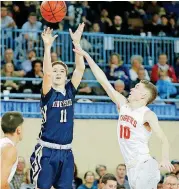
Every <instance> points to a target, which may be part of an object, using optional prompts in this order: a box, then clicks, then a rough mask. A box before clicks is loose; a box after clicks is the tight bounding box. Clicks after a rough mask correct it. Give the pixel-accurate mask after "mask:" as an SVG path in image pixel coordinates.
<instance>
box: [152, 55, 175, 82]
mask: <svg viewBox="0 0 179 189" xmlns="http://www.w3.org/2000/svg"><path fill="white" fill-rule="evenodd" d="M167 61H168V60H167V55H166V54H160V55H159V58H158V63H157V64H156V65H154V66H153V67H152V72H151V80H152V82H153V83H156V82H157V81H158V79H159V71H160V70H162V71H167V72H168V76H169V77H170V79H171V81H172V82H174V83H175V82H177V78H176V75H175V70H174V69H173V67H172V66H170V65H169V64H167Z"/></svg>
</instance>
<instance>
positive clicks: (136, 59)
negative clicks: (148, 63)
mask: <svg viewBox="0 0 179 189" xmlns="http://www.w3.org/2000/svg"><path fill="white" fill-rule="evenodd" d="M142 63H143V58H142V56H140V55H133V56H132V57H131V64H132V67H131V69H130V70H129V74H130V78H131V80H132V81H136V80H137V78H138V75H137V73H138V71H139V69H140V68H142ZM145 79H146V80H148V81H150V77H149V74H148V72H147V70H146V69H145Z"/></svg>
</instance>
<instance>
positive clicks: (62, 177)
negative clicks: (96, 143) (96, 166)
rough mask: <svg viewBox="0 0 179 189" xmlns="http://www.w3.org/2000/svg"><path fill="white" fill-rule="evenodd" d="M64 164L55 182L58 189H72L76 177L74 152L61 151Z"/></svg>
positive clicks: (60, 167)
mask: <svg viewBox="0 0 179 189" xmlns="http://www.w3.org/2000/svg"><path fill="white" fill-rule="evenodd" d="M60 151H61V152H60V153H61V154H60V156H61V158H60V159H61V161H62V164H61V166H59V170H58V173H57V175H56V179H55V182H54V185H53V186H54V188H56V189H71V188H72V182H73V177H74V157H73V153H72V150H60Z"/></svg>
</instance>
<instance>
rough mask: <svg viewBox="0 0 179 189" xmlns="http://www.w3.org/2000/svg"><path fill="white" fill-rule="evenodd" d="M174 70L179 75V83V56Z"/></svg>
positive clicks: (178, 77) (178, 79)
mask: <svg viewBox="0 0 179 189" xmlns="http://www.w3.org/2000/svg"><path fill="white" fill-rule="evenodd" d="M174 70H175V73H176V77H177V82H178V83H179V57H177V58H176V61H175V66H174Z"/></svg>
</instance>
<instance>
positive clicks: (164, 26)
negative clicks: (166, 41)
mask: <svg viewBox="0 0 179 189" xmlns="http://www.w3.org/2000/svg"><path fill="white" fill-rule="evenodd" d="M170 35H171V33H170V27H169V24H168V18H167V16H166V15H162V16H161V26H160V32H159V36H170Z"/></svg>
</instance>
